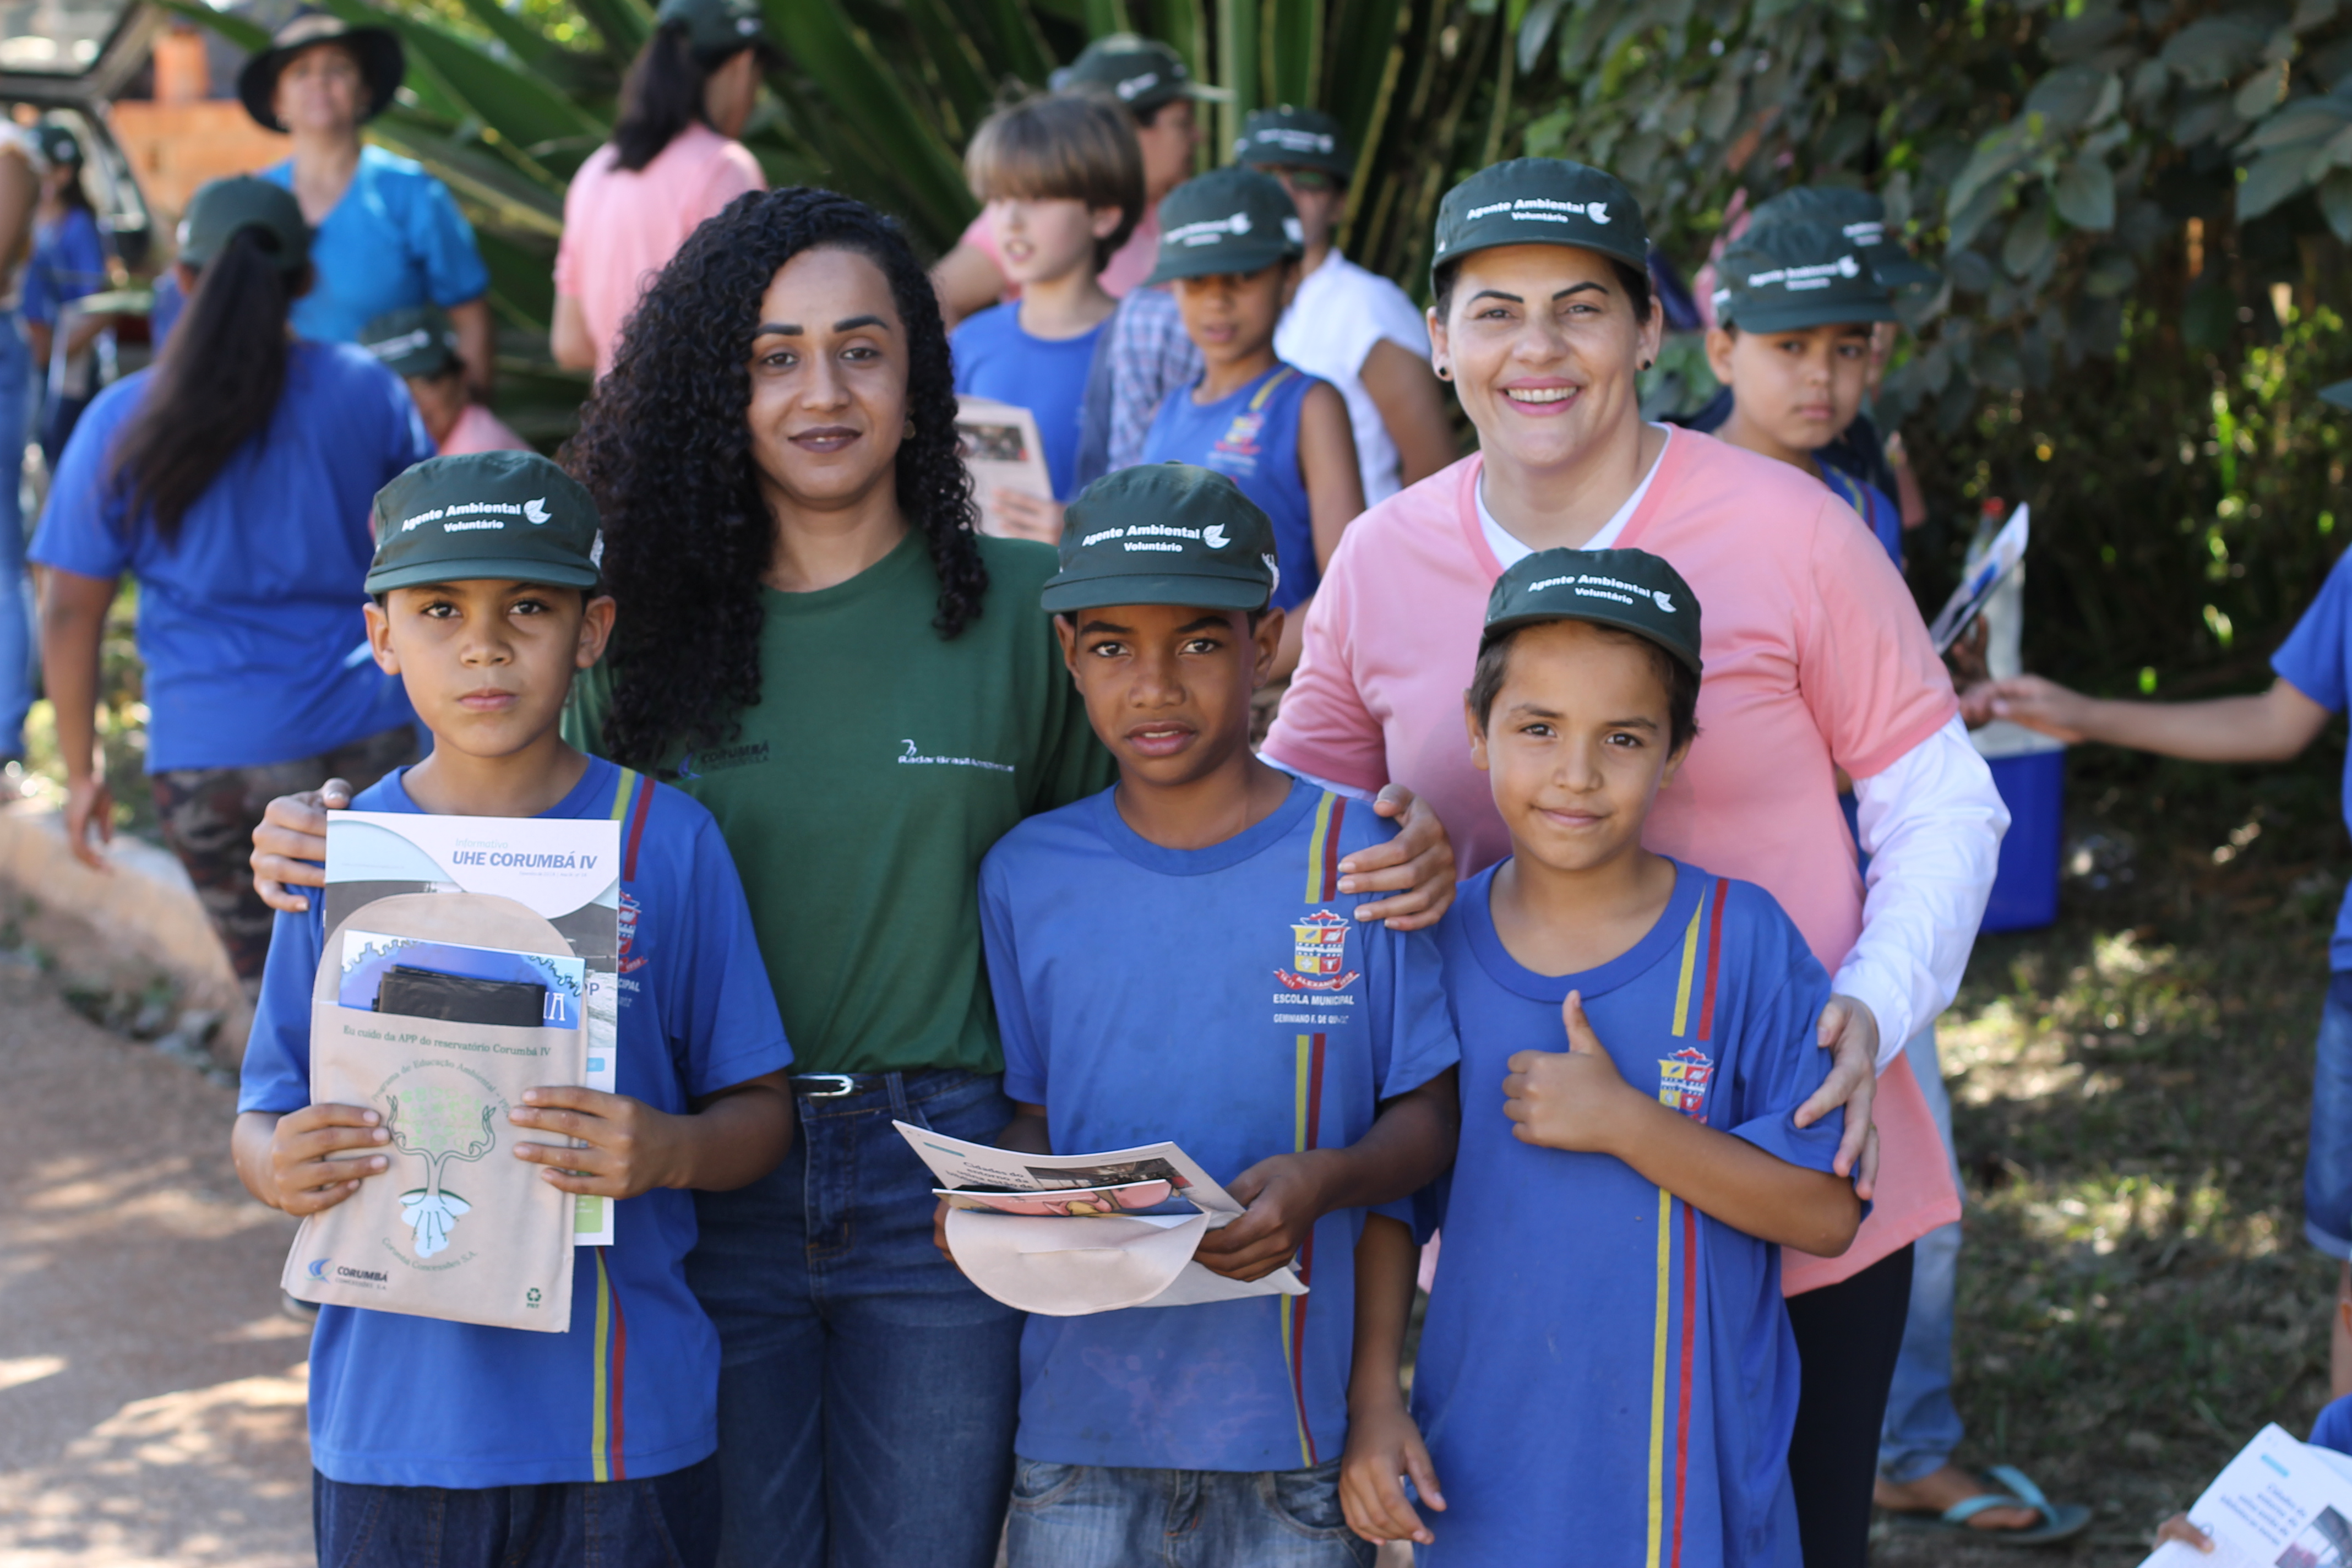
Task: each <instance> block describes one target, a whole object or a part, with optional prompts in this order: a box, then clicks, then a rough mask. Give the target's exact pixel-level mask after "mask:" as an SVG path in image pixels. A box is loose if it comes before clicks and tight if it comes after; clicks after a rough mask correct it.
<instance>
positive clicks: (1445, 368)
mask: <svg viewBox="0 0 2352 1568" xmlns="http://www.w3.org/2000/svg"><path fill="white" fill-rule="evenodd" d="M1437 379H1438V380H1440V381H1452V380H1453V379H1454V367H1453V366H1452V365H1450V364H1442V365H1439V366H1438V367H1437Z"/></svg>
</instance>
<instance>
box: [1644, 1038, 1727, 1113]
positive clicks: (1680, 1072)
mask: <svg viewBox="0 0 2352 1568" xmlns="http://www.w3.org/2000/svg"><path fill="white" fill-rule="evenodd" d="M1714 1077H1715V1062H1714V1060H1713V1058H1709V1057H1708V1056H1707V1055H1706V1052H1704V1051H1702V1050H1700V1049H1699V1048H1698V1047H1696V1046H1685V1047H1683V1048H1682V1049H1681V1050H1678V1051H1676V1052H1675V1054H1674V1055H1673V1056H1670V1057H1660V1058H1658V1103H1659V1104H1660V1105H1663V1106H1664V1107H1666V1108H1667V1109H1668V1110H1679V1111H1681V1112H1682V1113H1683V1114H1684V1115H1685V1116H1690V1117H1702V1116H1705V1115H1706V1086H1707V1081H1708V1080H1709V1079H1712V1078H1714Z"/></svg>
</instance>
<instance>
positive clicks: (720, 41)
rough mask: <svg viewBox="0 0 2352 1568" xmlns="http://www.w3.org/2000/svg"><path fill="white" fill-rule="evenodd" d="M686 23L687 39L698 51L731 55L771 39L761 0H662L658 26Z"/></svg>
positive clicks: (657, 20) (655, 16) (656, 21)
mask: <svg viewBox="0 0 2352 1568" xmlns="http://www.w3.org/2000/svg"><path fill="white" fill-rule="evenodd" d="M671 22H683V23H685V24H686V41H687V42H688V44H690V45H691V46H693V48H694V52H695V53H696V54H698V55H704V56H709V55H731V54H733V53H734V52H735V51H736V50H738V49H742V48H749V47H752V46H753V45H755V44H763V43H765V42H767V37H768V31H767V23H766V21H765V20H764V19H763V18H762V17H761V14H760V0H662V3H661V9H659V10H658V11H656V12H655V13H654V26H657V27H658V26H666V25H667V24H668V23H671Z"/></svg>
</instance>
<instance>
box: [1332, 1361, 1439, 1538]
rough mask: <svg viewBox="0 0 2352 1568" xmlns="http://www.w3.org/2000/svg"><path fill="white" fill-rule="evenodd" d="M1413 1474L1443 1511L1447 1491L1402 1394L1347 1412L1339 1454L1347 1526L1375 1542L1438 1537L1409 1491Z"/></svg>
mask: <svg viewBox="0 0 2352 1568" xmlns="http://www.w3.org/2000/svg"><path fill="white" fill-rule="evenodd" d="M1408 1478H1409V1479H1411V1480H1412V1486H1413V1490H1414V1491H1416V1492H1418V1493H1419V1494H1420V1500H1421V1501H1423V1502H1425V1503H1427V1504H1428V1505H1429V1506H1430V1507H1432V1508H1433V1509H1436V1510H1439V1511H1441V1512H1443V1511H1444V1508H1445V1494H1444V1493H1443V1492H1441V1491H1440V1490H1439V1489H1438V1487H1437V1468H1436V1467H1435V1466H1434V1465H1433V1464H1431V1463H1430V1460H1429V1447H1428V1446H1427V1445H1426V1444H1424V1443H1423V1441H1422V1440H1421V1428H1420V1427H1418V1426H1414V1425H1413V1420H1412V1413H1411V1412H1409V1411H1407V1410H1406V1409H1405V1407H1404V1401H1403V1400H1402V1399H1401V1398H1399V1399H1391V1400H1389V1401H1386V1402H1385V1403H1384V1404H1383V1405H1381V1407H1380V1408H1379V1409H1375V1410H1366V1411H1358V1410H1354V1409H1350V1410H1349V1413H1348V1447H1347V1449H1346V1451H1345V1452H1344V1453H1343V1454H1342V1455H1341V1456H1340V1458H1339V1507H1340V1508H1341V1510H1344V1511H1345V1512H1346V1514H1347V1516H1348V1528H1349V1529H1350V1530H1352V1531H1355V1532H1356V1533H1357V1534H1358V1535H1360V1536H1362V1537H1363V1538H1364V1539H1365V1540H1366V1541H1370V1542H1389V1541H1416V1542H1420V1543H1421V1544H1422V1545H1423V1546H1427V1545H1430V1544H1432V1543H1433V1542H1435V1541H1436V1540H1437V1537H1436V1536H1434V1535H1433V1534H1431V1533H1430V1529H1429V1526H1428V1525H1427V1524H1426V1523H1424V1522H1423V1520H1422V1517H1421V1515H1420V1513H1418V1512H1417V1511H1415V1510H1414V1508H1413V1506H1412V1500H1411V1499H1409V1498H1407V1497H1406V1496H1405V1493H1404V1484H1403V1483H1404V1481H1405V1480H1406V1479H1408Z"/></svg>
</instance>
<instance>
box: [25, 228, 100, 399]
mask: <svg viewBox="0 0 2352 1568" xmlns="http://www.w3.org/2000/svg"><path fill="white" fill-rule="evenodd" d="M106 284H107V275H106V246H105V244H104V242H103V241H102V240H100V237H99V233H98V220H97V219H96V218H94V217H92V216H90V215H89V213H88V212H86V211H84V210H83V209H82V208H80V207H68V208H67V209H66V212H65V216H62V217H60V218H58V219H57V220H56V221H55V222H53V223H45V224H42V225H41V226H39V227H38V228H37V229H35V230H34V231H33V255H32V259H31V260H30V261H29V262H27V263H26V267H25V288H24V294H23V304H24V310H25V319H26V321H38V322H40V323H41V324H42V325H44V326H51V327H53V326H55V325H57V321H58V310H60V309H62V308H63V307H64V306H65V305H67V304H68V303H69V302H71V301H72V300H79V299H81V298H82V297H83V296H84V295H88V294H95V293H97V292H98V291H99V290H100V289H103V288H105V287H106ZM36 368H37V369H38V370H43V371H46V370H47V366H46V365H43V366H37V367H36Z"/></svg>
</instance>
